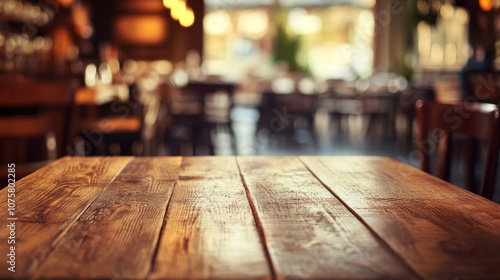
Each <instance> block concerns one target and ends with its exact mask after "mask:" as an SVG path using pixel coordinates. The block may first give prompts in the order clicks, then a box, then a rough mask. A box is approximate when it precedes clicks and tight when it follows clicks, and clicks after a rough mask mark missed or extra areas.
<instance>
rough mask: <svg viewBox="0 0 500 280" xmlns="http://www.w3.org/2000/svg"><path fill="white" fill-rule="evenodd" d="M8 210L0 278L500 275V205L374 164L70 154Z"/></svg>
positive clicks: (28, 182)
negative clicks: (12, 267)
mask: <svg viewBox="0 0 500 280" xmlns="http://www.w3.org/2000/svg"><path fill="white" fill-rule="evenodd" d="M7 195H8V192H7V189H3V190H2V191H1V192H0V197H2V199H1V201H0V209H2V211H0V220H1V221H4V223H6V224H7V218H8V216H7V215H8V214H7V211H6V210H7V208H8V205H7ZM16 205H17V206H16V210H15V218H17V220H16V221H15V223H16V229H15V238H16V243H15V246H16V247H15V254H16V272H15V273H12V272H10V271H8V270H7V266H8V263H7V262H6V261H7V256H6V254H8V249H9V248H8V246H9V245H8V244H7V242H6V237H7V236H9V232H10V229H9V228H8V227H6V226H1V227H0V236H1V237H2V239H1V240H2V241H1V242H0V252H1V254H0V255H1V256H3V258H4V260H1V261H0V278H6V277H17V278H23V277H36V278H38V277H40V278H56V277H59V278H70V279H71V278H140V279H142V278H151V279H185V278H195V279H207V278H212V279H221V278H225V279H240V278H245V279H247V278H259V279H261V278H262V279H282V278H290V279H318V278H327V279H360V278H363V279H365V278H378V279H390V278H396V279H468V278H482V279H499V278H500V205H498V204H496V203H494V202H491V201H488V200H486V199H484V198H482V197H479V196H477V195H474V194H472V193H470V192H468V191H466V190H463V189H460V188H458V187H455V186H453V185H450V184H448V183H446V182H443V181H441V180H439V179H437V178H435V177H432V176H430V175H427V174H425V173H423V172H421V171H419V170H417V169H415V168H413V167H410V166H407V165H405V164H403V163H399V162H397V161H394V160H391V159H388V158H382V157H314V156H304V157H155V158H134V157H107V158H104V157H89V158H71V157H67V158H62V159H60V160H58V161H56V162H54V163H53V164H51V165H49V166H46V167H44V168H43V169H42V170H39V171H37V172H36V173H34V174H32V175H30V176H28V177H26V178H24V179H22V180H20V181H19V182H17V193H16ZM1 258H2V257H0V259H1Z"/></svg>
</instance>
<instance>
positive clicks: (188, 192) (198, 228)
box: [151, 157, 270, 279]
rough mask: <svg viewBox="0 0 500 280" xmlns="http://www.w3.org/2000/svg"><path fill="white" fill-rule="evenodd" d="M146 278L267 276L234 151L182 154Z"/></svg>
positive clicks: (267, 268) (264, 277) (267, 271)
mask: <svg viewBox="0 0 500 280" xmlns="http://www.w3.org/2000/svg"><path fill="white" fill-rule="evenodd" d="M151 277H152V278H158V279H165V278H169V279H221V278H222V279H238V278H245V279H247V278H262V279H266V278H270V271H269V266H268V262H267V260H266V257H265V254H264V250H263V245H262V244H261V241H260V240H259V235H258V232H257V228H256V225H255V222H254V219H253V216H252V211H251V209H250V205H249V203H248V201H247V198H246V195H245V189H244V187H243V184H242V182H241V178H240V175H239V172H238V168H237V165H236V161H235V158H234V157H201V158H189V157H188V158H184V159H183V162H182V168H181V171H180V176H179V181H178V184H177V186H176V188H175V191H174V193H173V195H172V199H171V202H170V205H169V208H168V212H167V218H166V228H165V230H164V232H163V235H162V238H161V242H160V247H159V250H158V256H157V259H156V262H155V265H154V271H153V273H152V274H151Z"/></svg>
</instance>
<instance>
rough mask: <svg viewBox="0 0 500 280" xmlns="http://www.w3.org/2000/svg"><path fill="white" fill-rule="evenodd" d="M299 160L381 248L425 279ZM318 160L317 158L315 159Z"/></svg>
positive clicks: (417, 275) (321, 162)
mask: <svg viewBox="0 0 500 280" xmlns="http://www.w3.org/2000/svg"><path fill="white" fill-rule="evenodd" d="M297 158H298V159H299V161H300V162H301V163H302V165H304V166H305V168H307V170H309V172H310V173H311V175H313V176H314V178H316V180H318V182H319V183H320V184H321V185H322V186H323V187H324V188H325V189H326V190H327V191H328V192H330V193H331V194H332V195H333V196H334V197H335V198H336V199H337V200H338V201H340V203H342V205H344V207H345V208H347V210H349V212H351V213H352V214H353V215H354V216H355V217H356V218H357V219H358V220H359V221H360V222H361V224H363V226H365V228H367V229H368V231H369V232H370V233H371V234H372V236H373V237H374V238H375V239H376V240H377V241H378V242H379V244H381V245H382V246H383V247H385V248H386V249H387V250H388V251H389V252H390V253H391V254H393V255H394V256H395V257H396V258H397V259H399V260H400V261H401V263H403V264H404V265H405V266H406V268H407V269H408V270H409V271H411V272H412V273H413V274H414V275H415V276H416V277H417V278H418V279H425V278H424V277H422V276H421V275H420V274H419V273H418V272H417V271H416V270H415V269H414V268H413V267H412V266H411V265H410V264H408V263H407V261H406V260H405V259H404V258H403V257H402V256H400V255H399V254H398V253H397V252H396V251H395V250H394V249H393V248H392V247H391V246H390V245H389V244H388V243H387V242H386V241H385V240H384V239H383V238H382V237H381V236H380V235H379V234H378V233H377V232H376V231H375V230H374V229H372V227H370V225H369V224H368V223H367V222H366V221H365V220H364V219H363V218H362V217H361V216H360V215H359V214H358V213H357V212H356V211H355V210H354V209H353V208H351V207H350V206H349V205H348V204H347V203H346V202H345V201H344V200H343V199H342V198H341V197H340V196H338V195H337V194H336V193H335V192H334V191H333V190H332V189H331V188H330V187H329V186H327V185H326V184H325V183H324V182H323V181H322V180H321V179H320V178H319V177H318V176H317V175H316V173H315V172H314V171H313V170H312V169H311V168H309V166H308V165H307V164H306V163H305V162H304V161H303V160H302V156H299V157H297ZM317 159H319V158H317ZM318 162H319V163H320V164H321V165H322V166H324V167H325V169H327V170H329V169H328V167H327V166H326V165H325V163H324V162H323V161H319V160H318Z"/></svg>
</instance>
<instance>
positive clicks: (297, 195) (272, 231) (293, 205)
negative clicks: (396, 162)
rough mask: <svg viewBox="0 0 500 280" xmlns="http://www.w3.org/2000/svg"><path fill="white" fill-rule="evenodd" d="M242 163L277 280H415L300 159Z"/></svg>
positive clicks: (247, 161)
mask: <svg viewBox="0 0 500 280" xmlns="http://www.w3.org/2000/svg"><path fill="white" fill-rule="evenodd" d="M238 163H239V165H240V168H241V172H242V174H243V177H244V180H245V183H246V186H247V187H248V191H249V193H250V197H251V200H252V201H253V203H254V205H255V209H256V212H257V215H258V216H259V220H260V221H261V223H262V224H261V227H262V229H263V231H264V233H265V237H266V244H267V246H268V249H269V252H270V255H271V258H272V262H273V265H274V269H275V271H276V275H277V278H280V279H281V278H292V277H294V278H297V279H321V278H324V279H360V278H383V279H391V278H392V279H396V278H398V279H401V278H404V279H411V278H416V275H414V274H413V273H412V271H411V270H409V269H408V268H407V267H406V266H405V264H404V263H403V262H402V261H401V260H400V259H399V258H398V257H397V256H395V255H393V254H392V253H391V252H390V251H388V250H386V248H384V246H383V245H382V244H380V242H379V241H378V240H377V239H376V238H374V236H372V234H371V233H370V231H369V230H368V229H366V228H365V227H364V226H363V224H361V223H360V222H359V221H358V220H357V218H356V217H355V216H354V215H353V214H352V213H350V212H349V211H348V210H347V209H346V208H345V207H344V206H343V205H342V204H341V203H340V202H339V201H338V200H337V199H336V198H335V197H333V196H332V194H331V193H330V192H329V191H328V190H327V189H325V188H324V186H322V185H321V183H320V182H319V181H318V180H317V179H316V178H315V177H314V176H312V175H311V174H310V173H309V171H308V170H307V169H306V168H305V166H304V165H303V164H302V163H301V162H300V161H299V159H298V158H287V157H279V158H278V157H275V158H269V157H254V158H248V157H247V158H238Z"/></svg>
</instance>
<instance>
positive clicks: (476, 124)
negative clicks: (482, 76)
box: [416, 100, 500, 199]
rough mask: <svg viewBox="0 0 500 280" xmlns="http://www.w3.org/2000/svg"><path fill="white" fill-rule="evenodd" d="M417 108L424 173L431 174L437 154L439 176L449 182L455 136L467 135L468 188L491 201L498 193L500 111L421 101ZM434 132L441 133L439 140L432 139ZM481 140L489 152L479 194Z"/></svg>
mask: <svg viewBox="0 0 500 280" xmlns="http://www.w3.org/2000/svg"><path fill="white" fill-rule="evenodd" d="M416 107H417V119H418V126H419V136H418V139H417V148H418V149H419V152H420V156H421V168H422V170H423V171H426V172H430V165H431V164H430V161H431V160H430V158H431V155H432V154H434V153H435V152H436V151H437V176H438V177H439V178H441V179H443V180H446V181H449V180H450V170H451V156H452V135H454V134H463V135H466V136H468V139H469V140H468V141H467V148H468V151H467V162H466V177H467V178H466V184H467V185H468V187H469V188H471V190H472V191H475V192H476V193H478V194H480V195H482V196H484V197H486V198H489V199H491V198H492V196H493V191H494V183H495V176H496V168H497V160H498V149H499V141H500V121H499V118H500V114H499V110H498V108H497V107H496V106H495V105H492V104H480V103H469V102H460V103H457V104H441V103H435V102H432V101H422V100H419V101H417V105H416ZM430 131H438V135H437V136H438V137H435V138H434V139H431V138H432V137H428V132H430ZM434 140H435V141H434ZM478 140H481V141H485V142H486V143H487V152H486V160H485V163H484V172H483V177H482V182H481V186H480V189H479V190H476V189H475V188H474V169H475V162H476V152H477V150H476V147H477V141H478ZM436 147H437V150H436Z"/></svg>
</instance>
